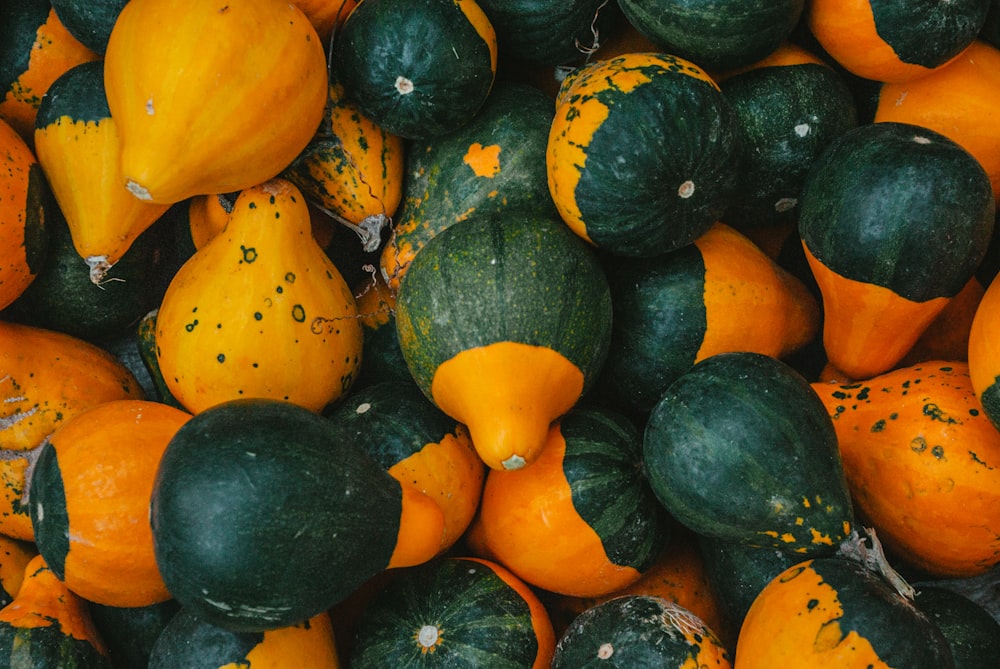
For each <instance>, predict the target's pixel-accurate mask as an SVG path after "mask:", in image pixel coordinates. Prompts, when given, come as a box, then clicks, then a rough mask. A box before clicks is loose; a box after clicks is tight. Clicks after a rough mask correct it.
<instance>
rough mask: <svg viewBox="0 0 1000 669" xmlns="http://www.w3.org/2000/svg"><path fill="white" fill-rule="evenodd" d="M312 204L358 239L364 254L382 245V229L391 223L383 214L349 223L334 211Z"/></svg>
mask: <svg viewBox="0 0 1000 669" xmlns="http://www.w3.org/2000/svg"><path fill="white" fill-rule="evenodd" d="M312 204H313V206H315V207H316V208H317V209H319V210H320V211H322V212H323V213H324V214H326V215H327V216H329V217H330V218H332V219H333V220H335V221H336V222H337V223H340V224H341V225H343V226H345V227H347V228H348V229H350V230H351V231H353V232H354V234H356V235H357V236H358V237H360V238H361V247H362V249H363V250H364V251H365V252H366V253H373V252H375V251H377V250H378V247H379V246H381V245H382V229H383V228H384V227H386V226H387V225H389V223H390V222H391V219H390V218H389V217H388V216H386V215H385V214H370V215H368V216H365V217H364V218H363V219H361V220H360V221H359V222H358V223H351V222H350V221H349V220H347V219H346V218H344V217H343V216H341V215H340V214H338V213H337V212H335V211H331V210H330V209H327V208H326V207H323V206H321V205H319V204H316V203H315V202H313V203H312Z"/></svg>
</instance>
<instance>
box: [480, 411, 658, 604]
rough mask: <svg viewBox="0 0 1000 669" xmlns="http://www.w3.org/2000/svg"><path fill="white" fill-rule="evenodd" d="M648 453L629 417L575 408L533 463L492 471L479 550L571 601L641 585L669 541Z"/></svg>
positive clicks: (484, 500)
mask: <svg viewBox="0 0 1000 669" xmlns="http://www.w3.org/2000/svg"><path fill="white" fill-rule="evenodd" d="M640 451H641V434H640V432H639V430H638V429H637V428H636V427H635V426H634V425H633V424H632V423H631V422H630V421H629V420H627V419H626V418H624V417H623V416H621V415H619V414H617V413H615V412H612V411H608V410H598V409H583V408H578V409H574V410H573V411H570V412H569V413H568V414H566V415H565V416H563V417H562V419H561V420H560V421H559V422H558V423H557V424H556V425H555V426H553V427H552V429H551V430H550V432H549V439H548V441H547V442H546V444H545V447H544V449H543V450H542V452H541V455H539V456H538V458H536V459H535V460H534V462H532V463H531V465H530V466H528V467H524V468H523V469H518V470H516V471H497V470H493V471H490V472H489V474H487V477H486V486H485V488H484V489H483V498H482V502H481V504H480V510H479V515H478V516H477V518H476V521H475V522H476V523H477V526H476V527H474V528H473V530H472V534H471V536H473V537H474V538H475V543H476V545H477V548H478V550H479V552H480V554H481V555H482V556H483V557H489V558H491V559H494V560H496V561H498V562H500V563H501V564H502V565H504V566H505V567H507V568H508V569H510V570H511V571H512V572H513V573H514V574H515V575H517V576H518V577H519V578H521V579H522V580H524V581H526V582H527V583H529V584H531V585H533V586H535V587H538V588H542V589H544V590H546V591H549V592H555V593H560V594H564V595H572V596H576V597H597V596H601V595H606V594H608V593H611V592H614V591H616V590H620V589H622V588H625V587H627V586H629V585H631V584H632V583H635V581H637V580H638V579H639V578H640V577H641V576H642V574H643V573H644V572H645V571H646V570H647V569H649V568H650V567H651V566H652V565H653V563H654V562H655V560H656V558H657V557H658V556H659V552H660V549H661V547H662V546H663V545H664V542H665V541H666V540H667V538H668V537H669V526H668V525H667V524H666V522H665V517H664V515H663V513H662V509H660V508H659V505H658V504H657V503H656V499H655V497H654V496H653V493H652V491H651V490H650V489H649V484H648V483H647V481H646V479H645V476H644V475H643V473H642V460H641V456H640Z"/></svg>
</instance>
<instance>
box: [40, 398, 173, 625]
mask: <svg viewBox="0 0 1000 669" xmlns="http://www.w3.org/2000/svg"><path fill="white" fill-rule="evenodd" d="M190 418H191V416H190V414H187V413H185V412H183V411H180V410H179V409H174V408H173V407H169V406H166V405H165V404H160V403H158V402H150V401H147V400H118V401H111V402H104V403H102V404H99V405H97V406H95V407H93V408H92V409H89V410H88V411H85V412H83V413H81V414H79V415H77V416H74V417H73V418H71V419H70V420H69V421H67V422H66V423H64V424H63V425H62V426H61V427H60V428H59V429H58V430H56V431H55V432H54V433H53V434H52V435H51V436H50V437H49V439H48V441H47V443H46V444H45V445H44V446H43V447H42V450H41V452H40V453H39V455H38V460H36V461H35V464H34V467H33V469H32V474H31V496H30V500H29V507H30V514H31V524H32V527H33V528H34V533H35V544H36V545H37V546H38V550H39V552H40V553H41V554H42V556H43V557H44V558H45V561H46V563H47V564H48V565H49V568H51V569H52V571H53V573H55V574H56V576H58V577H59V578H60V579H61V580H62V581H63V582H65V583H66V585H67V586H68V587H69V588H70V589H72V590H73V592H75V593H77V594H78V595H80V596H81V597H85V598H87V599H88V600H90V601H94V602H98V603H100V604H105V605H109V606H123V607H124V606H148V605H150V604H155V603H157V602H161V601H164V600H166V599H169V598H170V593H169V592H168V590H167V588H166V586H165V585H164V583H163V579H161V578H160V573H159V570H158V568H157V566H156V559H155V557H154V556H153V537H152V533H151V532H150V529H149V522H148V519H149V501H150V495H151V494H152V490H153V478H154V476H155V475H156V468H157V465H158V464H159V462H160V456H161V455H162V454H163V452H164V450H166V448H167V442H169V441H170V439H171V438H172V437H173V436H174V434H175V433H176V432H177V430H179V429H180V427H181V426H182V425H183V424H184V423H186V422H187V421H188V419H190ZM95 463H100V466H95Z"/></svg>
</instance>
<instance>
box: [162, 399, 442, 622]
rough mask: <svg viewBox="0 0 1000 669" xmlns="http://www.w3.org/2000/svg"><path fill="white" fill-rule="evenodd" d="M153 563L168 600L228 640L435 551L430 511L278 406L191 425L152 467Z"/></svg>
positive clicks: (364, 457)
mask: <svg viewBox="0 0 1000 669" xmlns="http://www.w3.org/2000/svg"><path fill="white" fill-rule="evenodd" d="M150 522H151V525H152V530H153V549H154V555H155V556H156V564H157V566H158V568H159V570H160V574H161V576H162V578H163V582H164V583H165V584H166V586H167V589H168V590H169V591H170V592H171V593H172V594H173V596H174V598H175V599H176V600H177V601H178V602H179V603H180V604H181V606H182V607H185V608H186V609H187V610H189V611H191V612H193V613H194V614H195V615H197V616H198V617H199V618H201V619H202V620H204V621H206V622H209V623H211V624H213V625H217V626H219V627H224V628H227V629H230V630H233V631H236V632H260V631H265V630H269V629H277V628H280V627H287V626H289V625H293V624H296V623H298V622H300V621H302V620H305V619H307V618H310V617H312V616H314V615H317V614H318V613H320V612H321V611H323V610H326V609H329V608H330V607H332V606H333V605H334V604H336V603H338V602H339V601H341V600H342V599H344V598H345V597H347V596H348V595H349V594H351V593H352V592H353V591H354V590H356V589H357V588H358V587H360V586H361V585H362V584H363V583H364V582H365V581H367V580H368V579H370V578H372V577H374V576H375V575H377V574H379V573H381V572H383V571H385V570H386V569H389V568H395V567H406V566H413V565H417V564H421V563H423V562H426V561H427V560H429V559H431V558H432V557H434V555H435V554H436V553H437V551H438V549H439V548H440V546H441V538H442V535H443V533H444V517H443V514H442V512H441V508H440V507H439V506H438V505H437V504H436V503H435V502H434V501H433V500H432V499H431V498H430V497H428V496H427V495H424V494H423V493H421V492H419V491H418V490H417V488H416V487H414V486H410V485H402V484H401V483H400V482H399V481H398V480H397V479H395V478H393V477H392V476H391V475H390V474H389V473H388V472H386V471H385V469H383V468H382V467H381V466H380V465H379V464H378V463H377V462H375V461H374V460H373V459H372V458H371V457H370V456H369V455H368V454H367V453H366V452H365V451H364V450H363V449H362V448H361V447H360V446H359V445H357V444H355V443H353V442H352V441H349V440H344V439H341V435H340V434H338V431H337V430H335V429H334V428H333V427H332V425H331V423H330V421H329V420H327V419H326V418H324V417H322V416H319V415H316V413H314V412H312V411H309V410H308V409H305V408H303V407H301V406H298V405H296V404H293V403H291V402H287V401H282V400H277V399H240V400H231V401H228V402H224V403H222V404H219V405H216V406H213V407H210V408H208V409H205V410H204V411H202V412H200V413H198V414H196V415H195V416H194V417H193V418H192V419H191V420H189V421H188V422H187V423H185V424H184V425H183V426H182V427H181V428H180V429H179V430H178V431H177V433H176V434H175V435H174V437H173V438H172V439H171V440H170V443H169V444H168V445H167V450H166V451H165V452H164V454H163V456H162V458H161V459H160V465H159V467H158V469H157V473H156V478H155V480H154V484H153V493H152V500H151V503H150Z"/></svg>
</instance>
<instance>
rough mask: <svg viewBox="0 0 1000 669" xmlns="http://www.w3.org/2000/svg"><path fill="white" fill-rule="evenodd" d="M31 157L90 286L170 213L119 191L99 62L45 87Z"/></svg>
mask: <svg viewBox="0 0 1000 669" xmlns="http://www.w3.org/2000/svg"><path fill="white" fill-rule="evenodd" d="M35 153H36V154H37V155H38V162H39V164H40V165H41V166H42V171H43V172H45V177H46V179H47V180H48V182H49V185H50V187H51V189H52V193H53V195H54V196H55V199H56V202H57V203H58V204H59V209H60V211H61V212H62V214H63V216H64V217H65V219H66V222H67V223H68V225H69V228H70V231H71V234H72V238H73V245H74V246H75V247H76V250H77V253H78V254H79V255H80V258H82V259H83V260H84V261H85V262H86V263H87V265H88V266H90V268H91V280H92V281H93V282H94V283H97V284H100V283H102V282H103V281H104V279H105V276H104V275H105V273H106V272H107V270H108V269H109V268H110V267H111V266H112V265H114V264H115V263H117V262H118V261H119V260H120V259H121V257H122V256H123V255H124V254H125V253H126V252H127V251H128V249H129V248H130V247H131V246H132V244H133V243H134V242H135V241H136V239H137V238H138V237H139V236H140V235H141V234H142V233H143V232H145V231H146V230H148V229H149V227H150V226H151V225H153V223H154V222H156V220H157V219H159V218H160V217H161V216H162V215H163V214H164V213H166V211H167V209H168V208H169V206H170V205H168V204H157V203H151V202H145V201H143V200H140V199H138V198H136V197H135V196H134V195H133V194H132V193H130V192H129V191H128V190H127V189H126V188H125V184H124V180H123V178H122V173H121V167H120V165H119V157H120V153H121V141H120V133H119V130H118V123H117V122H116V120H115V119H113V118H111V110H110V109H109V108H108V102H107V97H106V96H105V87H104V63H103V62H102V61H94V62H89V63H83V64H81V65H77V66H75V67H73V68H71V69H70V70H68V71H67V72H65V73H63V74H62V75H60V76H59V78H58V79H56V80H55V81H54V82H52V85H51V86H50V87H49V90H48V91H47V93H46V95H45V97H44V98H43V99H42V102H41V104H40V105H39V106H38V114H37V116H36V117H35Z"/></svg>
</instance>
